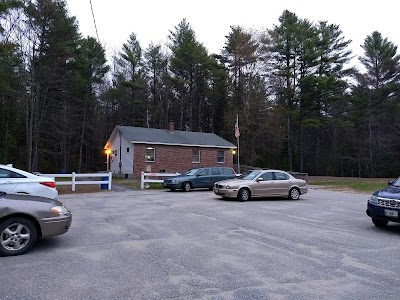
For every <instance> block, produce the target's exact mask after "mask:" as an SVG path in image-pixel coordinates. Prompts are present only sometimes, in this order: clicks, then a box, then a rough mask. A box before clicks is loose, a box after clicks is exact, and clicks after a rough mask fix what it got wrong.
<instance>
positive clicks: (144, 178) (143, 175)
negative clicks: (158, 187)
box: [140, 172, 179, 189]
mask: <svg viewBox="0 0 400 300" xmlns="http://www.w3.org/2000/svg"><path fill="white" fill-rule="evenodd" d="M176 175H179V173H145V172H142V173H141V175H140V188H141V189H144V184H145V183H147V182H159V183H163V182H164V179H148V177H171V176H176Z"/></svg>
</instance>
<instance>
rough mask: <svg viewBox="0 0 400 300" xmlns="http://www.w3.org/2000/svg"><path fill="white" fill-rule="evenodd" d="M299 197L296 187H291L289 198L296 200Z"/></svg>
mask: <svg viewBox="0 0 400 300" xmlns="http://www.w3.org/2000/svg"><path fill="white" fill-rule="evenodd" d="M299 198H300V191H299V189H297V188H291V189H290V191H289V199H291V200H298V199H299Z"/></svg>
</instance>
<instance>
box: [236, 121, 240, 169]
mask: <svg viewBox="0 0 400 300" xmlns="http://www.w3.org/2000/svg"><path fill="white" fill-rule="evenodd" d="M236 126H237V128H239V114H236ZM239 132H240V131H239ZM239 137H240V134H238V135H237V170H238V174H240V162H239V154H240V150H239V149H240V147H239Z"/></svg>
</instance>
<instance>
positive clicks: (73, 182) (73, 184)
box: [72, 172, 75, 192]
mask: <svg viewBox="0 0 400 300" xmlns="http://www.w3.org/2000/svg"><path fill="white" fill-rule="evenodd" d="M72 191H73V192H75V172H72Z"/></svg>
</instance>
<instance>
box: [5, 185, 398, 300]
mask: <svg viewBox="0 0 400 300" xmlns="http://www.w3.org/2000/svg"><path fill="white" fill-rule="evenodd" d="M367 198H368V195H360V194H349V193H342V192H330V191H324V190H314V189H311V190H310V191H309V193H308V194H306V195H303V196H302V197H301V198H300V200H298V201H290V200H284V199H272V200H266V199H264V200H254V201H248V202H238V201H233V200H229V201H227V200H222V199H221V198H219V197H216V196H215V195H214V194H213V193H212V192H210V191H191V192H189V193H184V192H170V191H164V190H145V191H141V190H137V191H124V192H114V191H111V192H102V193H96V194H72V195H62V196H60V200H61V201H63V202H64V203H65V204H66V205H67V207H68V208H69V209H70V210H71V211H72V212H73V222H72V227H71V229H70V231H69V232H68V233H66V234H64V235H61V236H58V237H54V238H50V239H46V240H42V241H40V242H39V243H38V244H37V245H36V247H34V249H33V250H32V251H31V252H29V253H27V254H26V255H23V256H19V257H3V258H0V261H1V264H0V265H1V272H0V282H1V284H2V288H1V289H0V299H2V300H5V299H13V300H14V299H29V300H32V299H52V300H53V299H146V300H148V299H399V293H400V274H399V273H400V262H399V260H397V259H396V257H397V252H398V249H399V246H400V242H399V241H400V235H399V234H400V225H398V224H393V223H392V224H390V225H389V227H388V228H387V229H378V228H375V227H374V226H373V224H372V222H371V220H370V218H369V217H367V216H366V214H365V209H366V201H367Z"/></svg>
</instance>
